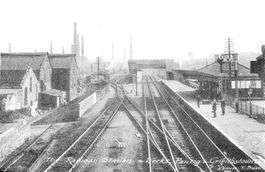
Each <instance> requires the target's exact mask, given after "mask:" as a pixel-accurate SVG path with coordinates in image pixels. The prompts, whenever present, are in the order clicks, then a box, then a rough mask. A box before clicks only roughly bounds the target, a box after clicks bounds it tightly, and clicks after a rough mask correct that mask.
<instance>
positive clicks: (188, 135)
mask: <svg viewBox="0 0 265 172" xmlns="http://www.w3.org/2000/svg"><path fill="white" fill-rule="evenodd" d="M158 91H159V94H160V95H161V93H160V90H158ZM161 97H162V99H163V100H164V102H165V103H166V104H167V106H168V107H169V109H170V111H171V113H172V114H173V116H174V117H175V119H176V120H177V121H178V123H179V124H180V126H181V128H182V129H183V131H184V132H185V134H186V135H187V137H188V138H189V140H190V141H191V143H192V145H193V146H194V148H195V149H196V150H197V152H198V154H199V155H200V157H201V158H202V160H203V162H204V164H205V165H206V167H207V169H208V170H209V171H211V172H212V169H211V167H210V166H209V164H208V162H207V161H206V159H205V158H204V156H203V155H202V153H201V151H200V149H199V148H198V147H197V145H196V144H195V142H194V141H193V139H192V138H191V136H190V134H189V133H188V131H187V130H186V128H185V126H184V125H183V124H182V122H181V121H180V119H179V118H178V116H177V115H176V113H175V111H174V110H173V108H172V107H171V106H170V105H169V103H168V101H166V99H165V98H164V96H163V95H161Z"/></svg>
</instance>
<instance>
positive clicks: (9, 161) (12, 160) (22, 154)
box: [0, 124, 53, 171]
mask: <svg viewBox="0 0 265 172" xmlns="http://www.w3.org/2000/svg"><path fill="white" fill-rule="evenodd" d="M52 126H53V124H50V125H49V126H48V127H47V128H46V129H45V130H44V131H43V132H42V133H41V134H40V135H38V136H37V137H36V138H35V139H34V140H33V141H32V142H31V143H30V144H29V145H28V146H26V147H25V148H24V149H23V150H21V151H20V152H18V153H17V154H16V155H14V157H12V158H10V159H9V160H7V161H6V162H5V163H4V164H2V165H1V167H0V169H2V168H3V167H4V166H6V165H7V164H8V166H7V167H5V168H4V169H3V171H7V170H8V169H9V168H10V167H11V166H12V165H13V164H15V163H16V162H17V161H18V160H20V159H21V158H22V157H23V156H24V152H25V151H27V150H29V149H30V148H31V147H32V146H33V145H34V144H35V143H36V142H37V141H38V140H39V138H41V136H43V135H44V133H46V131H48V130H49V129H50V128H52Z"/></svg>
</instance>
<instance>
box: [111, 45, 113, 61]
mask: <svg viewBox="0 0 265 172" xmlns="http://www.w3.org/2000/svg"><path fill="white" fill-rule="evenodd" d="M111 50H112V52H111V53H112V57H111V58H112V60H114V43H113V41H112V46H111Z"/></svg>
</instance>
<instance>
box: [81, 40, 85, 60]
mask: <svg viewBox="0 0 265 172" xmlns="http://www.w3.org/2000/svg"><path fill="white" fill-rule="evenodd" d="M84 56H85V50H84V36H83V35H82V36H81V57H82V58H83V57H84Z"/></svg>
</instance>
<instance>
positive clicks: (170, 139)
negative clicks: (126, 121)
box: [120, 86, 204, 171]
mask: <svg viewBox="0 0 265 172" xmlns="http://www.w3.org/2000/svg"><path fill="white" fill-rule="evenodd" d="M120 89H121V90H123V88H122V86H120ZM123 94H124V97H125V98H126V99H127V100H128V101H129V103H130V104H131V105H132V106H133V107H134V108H135V109H136V110H137V111H138V113H139V114H140V115H141V116H142V118H144V116H145V114H144V112H143V111H142V110H141V108H140V107H138V105H137V104H136V103H135V102H134V101H133V100H131V98H129V97H128V96H127V95H126V93H125V92H123ZM132 118H134V117H132ZM134 120H135V121H136V123H137V124H138V125H139V126H140V128H141V129H142V130H144V129H143V127H142V126H141V124H140V123H139V122H138V121H137V120H136V119H135V118H134ZM148 121H149V123H151V124H152V125H154V127H155V128H156V129H157V131H158V132H160V134H163V133H162V130H161V129H160V128H159V127H158V126H157V125H156V124H155V123H154V122H153V121H152V120H150V119H148ZM165 131H166V133H167V135H168V137H169V141H170V143H171V144H173V145H174V146H175V147H176V148H177V149H178V150H180V152H181V153H182V154H183V155H184V156H185V157H186V158H187V159H188V160H190V162H192V163H193V165H194V166H195V167H197V168H198V169H199V170H200V171H204V170H202V168H201V167H200V166H198V164H197V163H195V161H194V160H193V159H192V158H191V157H190V156H189V155H188V154H187V153H186V152H185V151H184V150H183V149H182V148H181V146H179V145H178V143H176V141H175V140H174V139H173V137H172V136H171V135H170V133H169V132H168V131H167V129H166V128H165ZM145 134H146V132H145Z"/></svg>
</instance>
